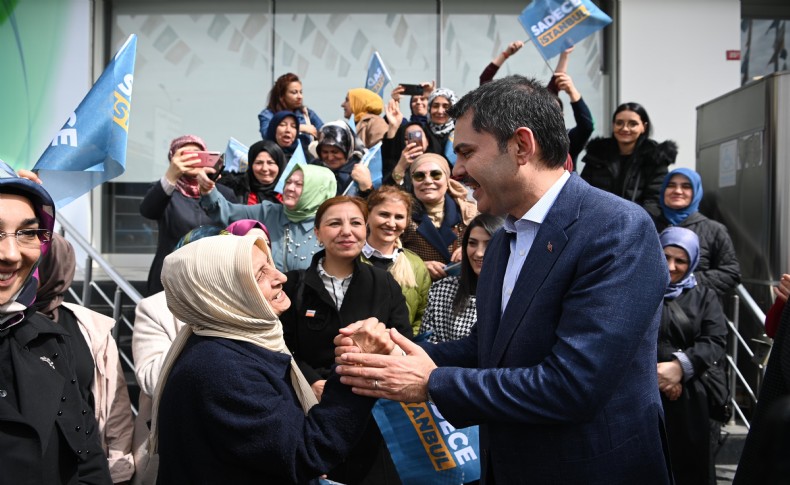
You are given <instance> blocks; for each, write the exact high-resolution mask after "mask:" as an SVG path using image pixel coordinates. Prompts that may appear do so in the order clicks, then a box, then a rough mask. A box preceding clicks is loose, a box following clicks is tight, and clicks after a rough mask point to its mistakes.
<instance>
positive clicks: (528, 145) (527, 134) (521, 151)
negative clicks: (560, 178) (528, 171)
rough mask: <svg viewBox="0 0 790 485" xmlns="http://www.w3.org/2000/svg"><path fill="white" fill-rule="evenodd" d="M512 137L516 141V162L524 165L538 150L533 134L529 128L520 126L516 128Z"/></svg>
mask: <svg viewBox="0 0 790 485" xmlns="http://www.w3.org/2000/svg"><path fill="white" fill-rule="evenodd" d="M512 139H513V141H515V142H516V143H515V149H516V153H515V155H516V162H517V163H518V164H519V165H526V163H527V162H528V161H530V160H531V159H532V158H533V157H534V156H535V154H536V153H537V151H538V145H537V142H536V141H535V134H534V133H532V130H530V129H529V128H527V127H524V126H522V127H519V128H517V129H516V131H515V132H514V133H513V138H512Z"/></svg>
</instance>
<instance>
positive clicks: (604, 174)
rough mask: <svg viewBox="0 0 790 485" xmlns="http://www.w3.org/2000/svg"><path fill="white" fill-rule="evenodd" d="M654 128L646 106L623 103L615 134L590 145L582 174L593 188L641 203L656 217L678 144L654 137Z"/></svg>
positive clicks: (614, 121) (615, 119)
mask: <svg viewBox="0 0 790 485" xmlns="http://www.w3.org/2000/svg"><path fill="white" fill-rule="evenodd" d="M651 131H652V125H651V123H650V117H649V116H648V115H647V111H646V110H645V108H644V107H643V106H642V105H640V104H638V103H624V104H621V105H620V106H618V107H617V109H616V110H615V112H614V116H613V117H612V136H611V137H609V138H595V139H593V140H591V141H590V143H588V144H587V148H586V150H587V154H586V155H585V156H584V158H583V159H582V161H583V162H584V169H583V170H582V173H581V176H582V178H583V179H584V180H586V181H587V182H588V183H589V184H590V185H592V186H593V187H597V188H599V189H601V190H605V191H607V192H611V193H613V194H615V195H618V196H620V197H622V198H624V199H627V200H630V201H632V202H635V203H637V204H639V205H641V206H642V207H644V208H645V210H646V211H647V212H648V213H650V215H651V216H652V217H653V218H655V217H658V216H659V215H660V214H661V209H660V208H659V206H658V200H659V197H660V194H661V184H662V183H663V181H664V176H666V174H667V172H668V171H669V169H668V168H667V167H668V166H669V165H671V164H673V163H675V157H676V156H677V154H678V146H677V145H676V144H675V142H673V141H670V140H667V141H665V142H663V143H658V142H657V141H655V140H653V139H651V138H650V133H651Z"/></svg>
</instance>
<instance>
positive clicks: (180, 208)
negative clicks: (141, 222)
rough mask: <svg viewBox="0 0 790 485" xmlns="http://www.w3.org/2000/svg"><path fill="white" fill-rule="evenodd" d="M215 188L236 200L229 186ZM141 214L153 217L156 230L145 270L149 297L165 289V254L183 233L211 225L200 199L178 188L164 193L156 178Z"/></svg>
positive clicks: (141, 203)
mask: <svg viewBox="0 0 790 485" xmlns="http://www.w3.org/2000/svg"><path fill="white" fill-rule="evenodd" d="M217 190H219V192H220V193H221V194H222V195H223V196H224V197H225V198H226V199H228V200H236V198H235V197H234V195H233V192H232V191H231V189H229V188H228V187H225V186H224V185H217ZM140 214H141V215H142V216H143V217H145V218H146V219H153V220H155V221H156V223H157V228H158V230H159V236H158V240H157V242H156V254H155V255H154V260H153V262H152V263H151V269H150V271H149V272H148V286H147V292H146V294H145V295H144V296H151V295H153V294H155V293H159V292H160V291H162V290H164V287H163V286H162V281H161V279H160V278H161V275H162V264H163V263H164V261H165V256H167V255H168V254H170V253H171V252H173V249H174V248H175V246H176V244H177V243H178V241H179V240H180V239H181V238H182V237H184V234H186V233H188V232H189V231H191V230H192V229H194V228H196V227H198V226H202V225H204V224H212V221H211V218H210V217H209V216H207V215H206V213H205V212H204V211H203V209H202V208H201V207H200V199H192V198H189V197H186V196H184V195H183V194H182V193H181V192H179V191H178V189H176V190H175V191H174V192H173V194H172V195H167V193H166V192H165V190H164V189H163V188H162V183H161V182H160V181H159V180H157V181H156V182H154V183H153V184H151V187H150V188H149V189H148V192H146V194H145V197H144V198H143V201H142V202H140Z"/></svg>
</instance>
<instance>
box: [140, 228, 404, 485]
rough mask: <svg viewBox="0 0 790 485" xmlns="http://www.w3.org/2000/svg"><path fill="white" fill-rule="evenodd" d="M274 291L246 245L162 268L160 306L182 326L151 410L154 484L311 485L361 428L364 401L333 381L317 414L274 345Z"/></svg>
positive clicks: (274, 279)
mask: <svg viewBox="0 0 790 485" xmlns="http://www.w3.org/2000/svg"><path fill="white" fill-rule="evenodd" d="M185 281H188V282H189V284H184V282H185ZM285 281H286V278H285V275H283V274H282V273H281V272H280V271H278V270H277V269H276V268H275V267H274V264H273V262H272V257H271V253H270V252H269V248H268V246H267V245H266V243H265V242H264V241H263V239H260V238H257V237H255V236H244V237H234V236H223V237H210V238H205V239H202V240H200V241H197V242H194V243H192V244H189V245H187V246H184V247H183V248H181V249H179V250H178V251H176V252H174V253H173V254H172V255H171V256H169V257H168V258H167V260H166V262H165V271H164V272H163V283H164V286H165V294H166V296H167V305H168V307H169V308H170V310H171V311H172V312H173V314H174V315H175V317H176V318H178V319H179V320H181V321H183V322H185V323H186V326H185V327H184V329H183V330H182V331H181V332H180V333H179V335H178V337H177V338H176V341H175V342H173V346H172V348H171V350H170V353H169V354H168V356H167V359H166V362H165V365H164V367H163V369H162V376H161V377H160V381H159V384H158V386H157V391H156V397H155V401H154V418H153V422H152V436H151V444H152V448H151V449H152V452H153V453H157V452H158V453H159V473H158V481H157V483H159V484H160V485H168V484H171V483H222V482H229V483H234V484H247V483H249V484H253V483H256V484H257V483H317V482H318V480H317V479H318V477H319V476H320V475H322V474H323V473H325V472H326V471H327V470H329V469H330V468H332V467H333V466H334V465H335V464H337V463H338V462H340V461H341V460H342V458H343V456H344V455H345V454H346V453H347V452H348V451H349V449H350V448H351V446H352V444H353V443H354V442H355V441H356V439H357V437H358V436H359V434H360V432H361V431H362V430H363V428H364V427H365V425H366V423H367V419H365V418H366V416H367V415H368V413H369V412H370V410H371V408H372V406H373V404H374V400H373V399H370V398H366V397H362V396H358V395H355V394H354V393H352V392H351V388H350V387H347V386H345V385H343V384H341V383H340V380H339V377H338V376H337V374H332V375H331V376H329V378H328V380H327V383H326V386H325V388H324V393H323V396H322V399H321V403H320V404H317V400H316V398H315V395H314V394H313V392H312V391H311V390H310V386H309V385H308V384H307V381H306V380H305V378H304V376H303V375H302V372H301V371H300V370H299V367H298V366H297V365H296V363H295V362H294V360H293V357H292V356H291V354H290V352H289V351H288V348H287V347H286V345H285V342H284V340H283V329H282V324H281V323H280V320H279V315H280V314H281V313H282V312H283V311H285V310H287V309H288V307H289V306H290V304H291V302H290V300H289V298H288V296H287V295H286V294H285V292H283V291H282V284H283V283H284V282H285ZM367 324H371V322H367ZM357 325H359V323H358V324H357ZM374 325H375V326H377V327H380V331H384V330H383V324H380V323H378V322H375V323H374ZM386 350H390V351H391V350H392V348H390V349H381V351H382V352H384V351H386Z"/></svg>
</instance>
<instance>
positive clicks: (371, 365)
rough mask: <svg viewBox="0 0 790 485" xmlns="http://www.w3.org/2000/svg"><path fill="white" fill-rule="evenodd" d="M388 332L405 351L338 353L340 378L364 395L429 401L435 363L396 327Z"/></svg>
mask: <svg viewBox="0 0 790 485" xmlns="http://www.w3.org/2000/svg"><path fill="white" fill-rule="evenodd" d="M389 334H390V337H391V338H392V341H393V342H395V343H396V344H397V345H398V346H400V348H402V349H403V351H404V352H405V353H406V355H399V356H393V355H376V354H364V353H359V352H350V353H345V354H342V355H341V356H340V357H339V362H340V364H341V365H339V366H337V367H336V368H335V371H336V372H337V373H338V374H340V375H341V376H342V377H341V378H340V382H342V383H343V384H346V385H349V386H351V387H352V391H353V392H354V393H355V394H360V395H363V396H369V397H375V398H386V399H392V400H394V401H402V402H421V401H426V400H427V399H428V378H429V377H430V376H431V372H433V370H434V369H436V364H434V363H433V361H432V360H431V358H430V357H428V354H426V353H425V351H424V350H422V348H420V347H419V346H418V345H417V344H415V343H413V342H411V341H410V340H409V339H407V338H406V337H404V336H403V335H401V334H400V333H398V331H397V330H395V329H394V328H391V329H390V330H389Z"/></svg>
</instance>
